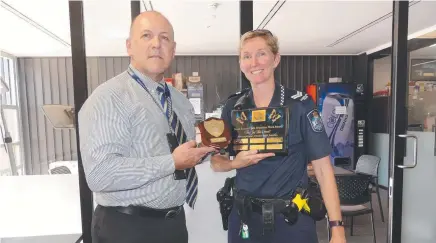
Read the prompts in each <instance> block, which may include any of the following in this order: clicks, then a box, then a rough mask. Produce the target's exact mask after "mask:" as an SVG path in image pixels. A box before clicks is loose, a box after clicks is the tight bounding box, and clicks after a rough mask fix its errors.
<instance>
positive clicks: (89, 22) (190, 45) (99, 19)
mask: <svg viewBox="0 0 436 243" xmlns="http://www.w3.org/2000/svg"><path fill="white" fill-rule="evenodd" d="M3 2H4V3H2V7H1V8H0V21H1V23H7V24H3V26H2V38H0V49H2V50H4V51H6V52H8V53H10V54H12V55H15V56H70V55H71V50H70V48H71V47H70V45H69V43H70V42H71V40H70V31H69V30H70V25H69V24H70V23H69V11H68V0H3ZM146 2H148V1H146ZM212 3H218V7H216V8H214V7H212V6H211V5H212ZM276 3H277V1H265V0H264V1H255V2H254V7H253V15H254V17H253V21H254V27H255V28H257V27H258V26H259V24H260V23H261V22H262V20H263V19H264V18H265V16H266V15H268V13H269V12H270V10H271V9H272V8H273V7H274V6H276V7H277V6H279V5H281V4H279V5H276ZM152 4H153V8H154V10H158V11H160V12H162V13H163V14H164V15H166V16H167V17H168V19H169V20H170V21H171V22H172V24H173V26H174V29H175V34H176V41H177V55H236V54H237V47H238V41H239V1H237V0H224V1H209V0H159V1H152ZM411 5H412V6H411V7H410V9H409V27H408V28H409V34H411V35H412V34H414V33H416V32H420V33H421V34H425V33H422V32H423V31H424V32H425V31H430V30H435V29H436V18H434V13H435V12H436V1H414V2H412V3H411ZM11 7H12V8H11ZM141 8H142V11H144V10H145V9H144V7H143V5H142V4H141ZM14 9H15V10H17V11H18V12H19V13H16V14H13V13H11V12H10V11H14ZM54 9H56V11H53V10H54ZM8 10H10V11H8ZM391 11H392V3H391V2H390V1H378V2H375V1H372V2H371V1H361V2H359V1H336V2H334V1H290V0H288V1H286V2H285V3H284V4H283V5H282V6H281V8H280V9H279V10H278V11H277V13H276V14H275V15H274V17H273V18H272V19H271V21H269V23H268V24H267V26H266V28H268V29H269V30H271V31H272V32H273V33H274V34H276V35H277V36H278V38H279V40H280V47H281V53H282V54H283V55H310V54H312V55H334V54H338V55H345V54H359V53H362V52H366V51H369V52H371V51H374V50H376V49H377V48H382V47H383V46H386V45H390V44H389V43H390V41H391V33H392V30H391V28H392V17H391V16H390V15H389V14H390V12H391ZM20 14H22V15H20ZM17 15H20V16H21V18H20V17H17ZM214 16H215V17H214ZM380 18H381V19H380ZM23 19H25V20H26V21H25V20H23ZM29 19H31V20H30V23H29ZM84 20H85V41H86V54H87V56H126V51H125V39H126V37H127V34H128V29H129V25H130V1H129V0H84ZM376 20H377V21H376ZM32 21H33V22H32ZM373 21H376V24H374V25H371V26H367V28H363V30H362V31H357V30H359V29H360V28H362V27H364V26H366V25H368V24H369V23H371V22H373ZM31 23H32V24H31ZM34 25H39V26H43V27H44V29H45V32H44V31H41V30H40V29H38V28H36V27H35V26H34ZM353 32H356V33H355V34H352V35H350V36H349V38H343V37H347V35H349V34H350V33H353ZM341 38H343V41H337V40H341ZM330 44H333V45H332V46H331V47H328V46H329V45H330Z"/></svg>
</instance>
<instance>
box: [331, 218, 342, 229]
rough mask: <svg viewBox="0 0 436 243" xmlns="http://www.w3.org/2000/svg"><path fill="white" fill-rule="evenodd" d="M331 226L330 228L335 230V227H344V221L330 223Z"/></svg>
mask: <svg viewBox="0 0 436 243" xmlns="http://www.w3.org/2000/svg"><path fill="white" fill-rule="evenodd" d="M329 226H330V228H333V227H335V226H344V221H342V220H334V221H329Z"/></svg>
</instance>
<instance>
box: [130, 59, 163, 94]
mask: <svg viewBox="0 0 436 243" xmlns="http://www.w3.org/2000/svg"><path fill="white" fill-rule="evenodd" d="M129 68H130V69H132V71H133V73H134V74H135V75H136V76H138V77H139V78H140V79H141V81H142V82H143V83H144V85H145V87H147V88H148V89H149V90H153V91H156V90H157V87H158V85H159V84H161V85H165V81H164V80H163V79H162V80H161V81H159V82H156V81H154V80H153V79H151V78H149V77H148V76H146V75H144V74H143V73H141V72H140V71H139V70H138V69H136V68H135V67H133V65H132V64H130V65H129Z"/></svg>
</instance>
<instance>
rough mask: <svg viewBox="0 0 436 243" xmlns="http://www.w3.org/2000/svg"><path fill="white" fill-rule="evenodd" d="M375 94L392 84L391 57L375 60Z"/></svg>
mask: <svg viewBox="0 0 436 243" xmlns="http://www.w3.org/2000/svg"><path fill="white" fill-rule="evenodd" d="M373 82H374V84H373V87H374V88H373V92H377V91H380V90H384V88H385V86H386V85H387V84H388V83H389V82H391V56H387V57H384V58H381V59H376V60H374V76H373Z"/></svg>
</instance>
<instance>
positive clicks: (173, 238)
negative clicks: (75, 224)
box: [91, 205, 188, 243]
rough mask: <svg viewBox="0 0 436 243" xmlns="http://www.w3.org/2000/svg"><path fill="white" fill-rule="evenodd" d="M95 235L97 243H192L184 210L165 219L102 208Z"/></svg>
mask: <svg viewBox="0 0 436 243" xmlns="http://www.w3.org/2000/svg"><path fill="white" fill-rule="evenodd" d="M91 234H92V242H93V243H188V230H187V228H186V218H185V211H184V210H182V211H181V212H180V213H179V214H178V215H177V216H176V217H174V218H171V219H165V218H156V217H141V216H135V215H129V214H124V213H120V212H118V211H116V210H114V209H113V208H108V207H102V206H100V205H99V206H97V208H96V210H95V212H94V215H93V218H92V229H91Z"/></svg>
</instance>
